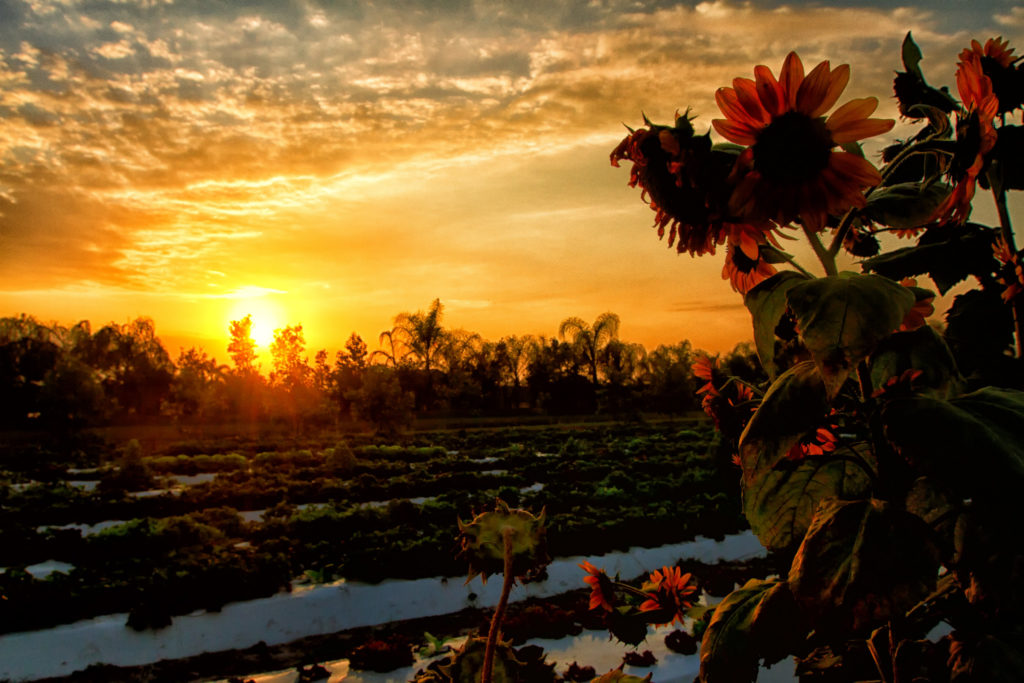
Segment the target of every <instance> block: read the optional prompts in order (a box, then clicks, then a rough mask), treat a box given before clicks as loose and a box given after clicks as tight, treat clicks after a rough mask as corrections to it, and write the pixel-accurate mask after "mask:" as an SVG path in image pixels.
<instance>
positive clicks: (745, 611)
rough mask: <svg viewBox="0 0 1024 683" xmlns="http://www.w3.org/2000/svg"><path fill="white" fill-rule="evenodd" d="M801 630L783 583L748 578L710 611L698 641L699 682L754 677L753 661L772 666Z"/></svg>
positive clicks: (731, 682)
mask: <svg viewBox="0 0 1024 683" xmlns="http://www.w3.org/2000/svg"><path fill="white" fill-rule="evenodd" d="M805 633H806V629H804V627H803V624H802V620H801V618H800V613H799V610H798V609H797V606H796V602H795V601H794V600H793V595H792V594H791V593H790V592H789V587H788V586H787V585H786V582H785V581H779V580H771V581H763V580H760V579H751V580H750V581H748V582H747V583H746V585H744V586H743V588H740V589H739V590H736V591H733V592H732V593H730V594H729V595H728V596H727V597H726V598H725V600H723V601H722V603H721V604H720V605H719V606H718V609H716V610H715V614H714V616H712V617H711V623H709V624H708V628H707V630H706V631H705V632H704V639H703V640H702V641H701V645H700V680H701V681H702V682H703V683H718V682H719V681H721V682H722V683H742V682H744V681H753V680H755V679H756V678H757V670H758V663H759V662H760V661H761V660H762V659H764V660H765V663H766V664H773V663H775V662H777V661H779V660H781V659H782V658H783V657H785V656H786V655H788V654H789V653H790V652H792V651H793V650H794V649H795V647H796V646H797V645H798V644H799V643H800V641H801V640H802V638H803V635H804V634H805Z"/></svg>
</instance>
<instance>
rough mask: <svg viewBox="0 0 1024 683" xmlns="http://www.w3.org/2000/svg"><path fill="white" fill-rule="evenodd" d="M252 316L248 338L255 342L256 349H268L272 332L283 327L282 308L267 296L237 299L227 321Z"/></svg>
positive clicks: (271, 340) (272, 338)
mask: <svg viewBox="0 0 1024 683" xmlns="http://www.w3.org/2000/svg"><path fill="white" fill-rule="evenodd" d="M247 315H250V316H252V329H251V330H250V331H249V336H250V337H252V340H253V341H254V342H256V347H257V349H264V350H265V349H269V348H270V345H271V344H272V343H273V341H274V331H275V330H279V329H282V328H283V327H284V326H285V324H286V323H285V322H284V320H285V316H284V307H283V306H282V305H281V304H279V303H277V302H276V301H273V300H271V298H270V297H267V296H259V297H248V298H244V299H239V300H238V301H237V303H235V305H234V306H233V307H232V308H231V313H230V316H229V320H241V319H242V318H244V317H245V316H247Z"/></svg>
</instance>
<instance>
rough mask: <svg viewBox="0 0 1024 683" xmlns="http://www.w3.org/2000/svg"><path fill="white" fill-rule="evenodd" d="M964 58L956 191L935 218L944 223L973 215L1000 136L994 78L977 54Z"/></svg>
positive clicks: (952, 173)
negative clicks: (982, 176) (976, 194)
mask: <svg viewBox="0 0 1024 683" xmlns="http://www.w3.org/2000/svg"><path fill="white" fill-rule="evenodd" d="M962 57H963V61H961V62H960V64H959V66H958V68H957V70H956V83H957V88H958V89H959V91H960V99H961V100H962V101H963V106H964V109H965V111H964V112H963V113H961V114H959V115H957V125H956V144H955V147H954V153H953V160H952V161H951V162H950V165H949V172H948V175H949V178H950V179H951V180H952V181H953V182H954V187H953V191H952V192H951V193H950V195H949V197H947V198H946V200H945V201H944V202H943V203H942V204H940V205H939V207H938V209H936V211H935V218H936V219H937V220H939V221H941V222H947V221H950V220H952V221H953V222H954V223H963V222H964V221H966V220H967V218H968V217H969V216H970V213H971V201H972V200H973V199H974V192H975V186H976V184H977V179H978V176H979V175H980V174H981V172H982V171H983V170H984V168H985V164H986V163H987V161H988V158H987V157H988V154H989V152H991V151H992V149H993V148H994V147H995V146H996V142H997V141H998V139H999V134H998V133H997V132H996V129H995V126H994V125H993V120H994V119H995V117H996V116H997V115H998V112H999V100H998V99H996V96H995V93H994V92H993V90H992V80H991V79H990V78H989V77H988V76H986V75H985V73H984V71H983V69H982V65H981V58H980V57H979V56H978V55H977V54H976V53H974V52H968V53H966V54H965V55H962Z"/></svg>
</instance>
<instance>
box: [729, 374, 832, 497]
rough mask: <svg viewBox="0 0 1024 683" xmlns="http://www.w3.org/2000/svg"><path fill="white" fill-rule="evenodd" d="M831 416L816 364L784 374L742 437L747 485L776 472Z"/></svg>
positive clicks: (752, 418)
mask: <svg viewBox="0 0 1024 683" xmlns="http://www.w3.org/2000/svg"><path fill="white" fill-rule="evenodd" d="M827 413H828V401H827V397H826V395H825V384H824V382H823V381H822V378H821V373H819V372H818V368H817V366H815V364H814V363H813V362H811V361H804V362H802V363H797V364H796V365H794V366H793V367H791V368H790V369H789V370H787V371H786V372H784V373H782V374H781V375H780V376H779V378H778V379H777V380H775V381H774V382H773V383H772V385H771V386H770V387H769V388H768V391H767V392H765V395H764V398H763V399H762V400H761V405H760V406H758V408H757V411H756V412H755V413H754V414H753V415H752V416H751V418H750V421H749V422H747V426H746V428H745V429H744V430H743V434H741V435H740V441H739V450H740V465H741V467H742V468H743V481H744V484H745V485H747V486H749V485H750V484H751V483H752V482H753V480H754V479H755V478H756V477H759V476H761V475H762V474H763V473H764V472H767V471H768V470H770V469H772V468H773V467H774V466H775V464H776V463H777V462H779V460H781V459H782V458H784V457H785V455H786V453H787V452H788V451H789V449H790V448H792V447H793V445H794V444H795V443H796V442H797V441H799V440H800V438H801V437H802V436H804V435H805V434H807V433H808V432H810V431H812V430H813V429H815V428H817V427H818V425H819V424H820V422H821V419H822V418H823V417H824V416H825V415H826V414H827Z"/></svg>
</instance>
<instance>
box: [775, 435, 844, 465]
mask: <svg viewBox="0 0 1024 683" xmlns="http://www.w3.org/2000/svg"><path fill="white" fill-rule="evenodd" d="M835 450H836V435H835V434H833V433H832V432H831V431H830V430H828V429H825V428H824V427H819V428H818V429H817V430H815V432H814V437H813V440H810V441H803V440H802V441H798V442H797V443H795V444H793V447H792V448H790V449H789V452H788V453H787V454H786V457H787V458H788V459H790V460H803V459H804V458H806V457H808V456H814V455H825V454H826V453H832V452H833V451H835Z"/></svg>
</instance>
